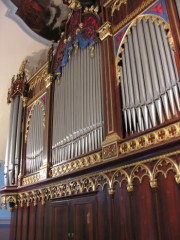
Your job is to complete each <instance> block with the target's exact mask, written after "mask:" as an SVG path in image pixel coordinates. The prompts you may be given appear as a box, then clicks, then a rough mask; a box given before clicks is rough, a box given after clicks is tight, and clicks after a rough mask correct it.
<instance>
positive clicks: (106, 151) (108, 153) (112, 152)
mask: <svg viewBox="0 0 180 240" xmlns="http://www.w3.org/2000/svg"><path fill="white" fill-rule="evenodd" d="M102 152H103V159H104V160H105V159H110V158H114V157H117V156H118V146H117V143H112V144H110V145H108V146H104V147H103V150H102Z"/></svg>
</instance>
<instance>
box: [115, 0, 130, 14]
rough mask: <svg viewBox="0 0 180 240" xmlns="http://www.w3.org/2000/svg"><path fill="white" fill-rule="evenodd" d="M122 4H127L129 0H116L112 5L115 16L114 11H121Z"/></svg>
mask: <svg viewBox="0 0 180 240" xmlns="http://www.w3.org/2000/svg"><path fill="white" fill-rule="evenodd" d="M122 4H125V5H126V4H127V0H116V1H115V2H114V4H113V5H112V7H111V16H113V15H114V12H115V11H116V10H117V11H119V10H120V7H121V5H122Z"/></svg>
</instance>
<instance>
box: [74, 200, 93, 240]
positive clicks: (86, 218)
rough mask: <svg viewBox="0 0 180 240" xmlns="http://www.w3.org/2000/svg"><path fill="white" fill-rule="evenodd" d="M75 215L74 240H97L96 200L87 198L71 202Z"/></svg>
mask: <svg viewBox="0 0 180 240" xmlns="http://www.w3.org/2000/svg"><path fill="white" fill-rule="evenodd" d="M71 203H72V206H71V208H72V212H73V215H74V226H73V229H74V236H73V235H71V237H72V238H73V237H74V240H96V239H97V236H96V235H97V234H96V226H97V218H96V198H95V197H86V198H85V199H78V200H75V201H71Z"/></svg>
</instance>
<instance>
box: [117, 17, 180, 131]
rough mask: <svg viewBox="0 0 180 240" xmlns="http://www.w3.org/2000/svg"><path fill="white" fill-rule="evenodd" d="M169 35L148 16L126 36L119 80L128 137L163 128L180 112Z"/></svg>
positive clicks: (158, 23)
mask: <svg viewBox="0 0 180 240" xmlns="http://www.w3.org/2000/svg"><path fill="white" fill-rule="evenodd" d="M167 31H169V30H168V26H167V24H166V23H164V22H163V21H162V20H161V19H158V18H155V17H149V16H148V17H143V18H140V19H137V20H135V21H134V22H133V23H132V25H131V26H130V27H129V29H128V30H127V34H126V36H124V40H123V42H122V46H121V50H120V55H121V56H120V57H121V64H122V69H121V70H120V71H121V77H120V78H121V92H122V101H123V114H124V121H125V131H126V133H127V134H128V133H129V134H131V133H136V132H140V131H144V130H146V129H149V128H152V127H155V126H157V125H158V124H162V123H163V122H165V121H168V120H169V119H171V118H172V117H173V116H177V114H178V111H179V110H180V105H179V78H178V73H177V67H176V64H175V58H174V51H173V46H172V44H171V43H172V42H170V41H171V40H170V39H168V33H167ZM168 40H169V41H168ZM170 44H171V45H170Z"/></svg>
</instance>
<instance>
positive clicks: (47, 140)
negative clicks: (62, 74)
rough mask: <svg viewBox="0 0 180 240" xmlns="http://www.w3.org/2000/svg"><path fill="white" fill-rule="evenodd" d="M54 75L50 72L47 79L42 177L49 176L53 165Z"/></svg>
mask: <svg viewBox="0 0 180 240" xmlns="http://www.w3.org/2000/svg"><path fill="white" fill-rule="evenodd" d="M52 80H53V76H52V74H49V75H48V77H47V78H46V79H45V82H46V89H47V92H46V112H45V127H44V133H43V163H42V166H41V167H40V179H41V180H43V179H46V178H48V177H49V176H48V174H49V168H50V166H51V142H52V136H51V135H52V134H51V133H52V111H51V109H53V108H52V103H53V96H52V95H53V89H54V88H53V84H52Z"/></svg>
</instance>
